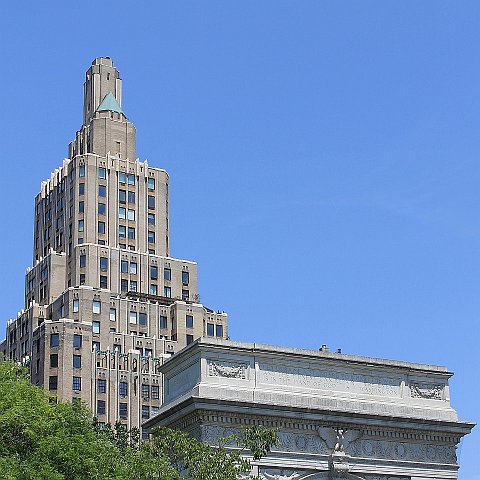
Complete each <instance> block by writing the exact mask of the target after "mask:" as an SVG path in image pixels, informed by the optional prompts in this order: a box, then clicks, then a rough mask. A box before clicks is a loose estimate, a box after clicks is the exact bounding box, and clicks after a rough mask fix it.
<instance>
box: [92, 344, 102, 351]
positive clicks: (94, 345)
mask: <svg viewBox="0 0 480 480" xmlns="http://www.w3.org/2000/svg"><path fill="white" fill-rule="evenodd" d="M92 350H96V351H97V352H98V351H99V350H100V342H92Z"/></svg>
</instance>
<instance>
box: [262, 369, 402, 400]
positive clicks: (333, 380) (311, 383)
mask: <svg viewBox="0 0 480 480" xmlns="http://www.w3.org/2000/svg"><path fill="white" fill-rule="evenodd" d="M258 378H259V380H260V381H261V382H262V383H266V384H273V385H295V386H302V387H305V388H313V389H320V390H327V391H332V390H333V391H340V392H351V393H361V394H368V395H379V396H388V397H399V396H400V393H401V389H400V386H401V381H400V379H395V378H386V377H375V376H372V375H364V374H356V373H347V372H336V371H330V370H318V369H309V368H303V367H291V366H287V365H277V364H268V363H263V364H260V370H259V377H258Z"/></svg>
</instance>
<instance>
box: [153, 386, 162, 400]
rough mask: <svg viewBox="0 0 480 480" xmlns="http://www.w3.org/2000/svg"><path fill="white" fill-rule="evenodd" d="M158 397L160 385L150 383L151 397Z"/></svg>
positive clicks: (156, 398) (154, 398)
mask: <svg viewBox="0 0 480 480" xmlns="http://www.w3.org/2000/svg"><path fill="white" fill-rule="evenodd" d="M159 398H160V387H159V386H158V385H152V399H153V400H158V399H159Z"/></svg>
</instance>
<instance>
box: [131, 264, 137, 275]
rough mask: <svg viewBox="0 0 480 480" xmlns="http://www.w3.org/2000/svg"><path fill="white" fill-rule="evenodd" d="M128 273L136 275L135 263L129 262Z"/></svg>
mask: <svg viewBox="0 0 480 480" xmlns="http://www.w3.org/2000/svg"><path fill="white" fill-rule="evenodd" d="M130 273H131V274H132V275H136V274H137V263H136V262H130Z"/></svg>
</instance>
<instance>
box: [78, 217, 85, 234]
mask: <svg viewBox="0 0 480 480" xmlns="http://www.w3.org/2000/svg"><path fill="white" fill-rule="evenodd" d="M84 230H85V222H84V220H79V221H78V231H79V232H83V231H84Z"/></svg>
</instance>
